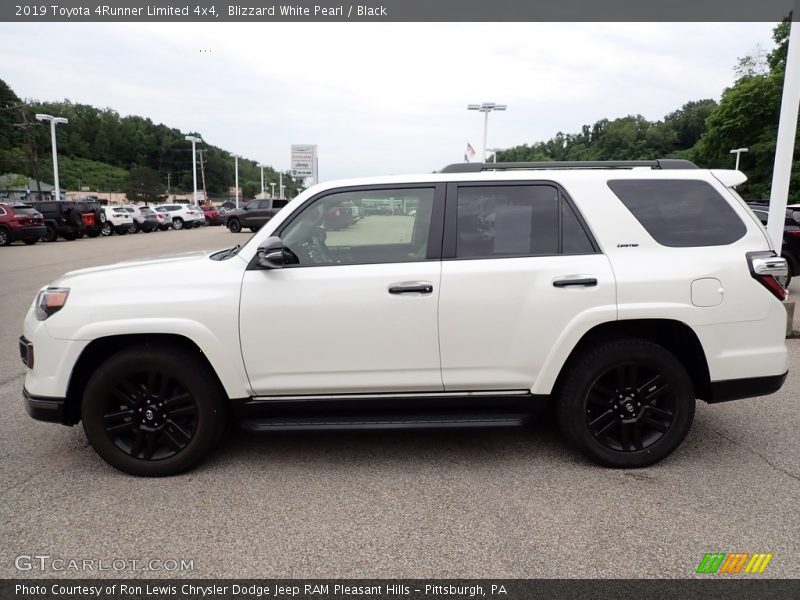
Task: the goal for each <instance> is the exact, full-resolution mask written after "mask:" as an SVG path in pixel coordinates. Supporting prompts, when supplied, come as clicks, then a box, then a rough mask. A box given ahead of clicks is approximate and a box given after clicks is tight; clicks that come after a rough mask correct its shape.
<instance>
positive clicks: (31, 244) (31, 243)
mask: <svg viewBox="0 0 800 600" xmlns="http://www.w3.org/2000/svg"><path fill="white" fill-rule="evenodd" d="M22 241H23V242H25V243H26V244H27V245H28V246H33V245H34V244H35V243H36V242H38V241H39V238H28V239H25V240H22Z"/></svg>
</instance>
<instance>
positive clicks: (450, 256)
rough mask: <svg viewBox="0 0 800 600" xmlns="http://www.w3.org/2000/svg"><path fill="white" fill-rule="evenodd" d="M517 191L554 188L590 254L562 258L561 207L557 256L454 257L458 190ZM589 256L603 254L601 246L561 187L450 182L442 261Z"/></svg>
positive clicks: (550, 183) (531, 183)
mask: <svg viewBox="0 0 800 600" xmlns="http://www.w3.org/2000/svg"><path fill="white" fill-rule="evenodd" d="M505 186H510V187H520V186H526V187H530V186H548V187H552V188H555V189H556V190H557V191H558V194H559V197H560V200H561V201H562V202H566V203H567V206H568V207H569V208H570V210H572V213H573V214H574V215H575V218H576V219H577V220H578V225H580V227H581V229H583V232H584V233H585V234H586V237H587V239H588V240H589V243H590V244H591V246H592V252H591V253H580V254H572V253H570V254H563V253H562V247H563V237H564V230H563V226H562V212H561V203H560V202H559V207H558V252H557V253H556V254H495V255H493V256H457V255H456V250H457V243H458V190H459V188H467V187H470V188H472V187H505ZM590 254H602V252H601V250H600V246H599V245H598V243H597V240H595V237H594V234H593V233H592V230H591V229H589V226H588V224H587V223H586V220H585V219H584V218H583V215H582V214H581V211H580V210H578V207H577V206H575V202H574V201H573V200H572V198H571V197H570V195H569V194H568V193H567V191H566V190H565V189H564V187H563V186H562V185H561V184H560V183H558V182H556V181H552V180H548V179H531V180H519V179H517V180H510V181H453V182H448V184H447V195H446V199H445V227H444V239H443V241H442V260H448V261H449V260H497V259H508V258H537V257H546V256H589V255H590Z"/></svg>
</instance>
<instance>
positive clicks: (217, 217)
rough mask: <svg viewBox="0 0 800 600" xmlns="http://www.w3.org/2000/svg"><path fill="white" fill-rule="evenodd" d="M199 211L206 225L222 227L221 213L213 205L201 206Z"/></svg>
mask: <svg viewBox="0 0 800 600" xmlns="http://www.w3.org/2000/svg"><path fill="white" fill-rule="evenodd" d="M200 210H202V211H203V215H204V216H205V219H206V225H222V222H223V218H222V212H221V211H220V210H219V209H217V207H216V206H214V205H213V204H201V205H200Z"/></svg>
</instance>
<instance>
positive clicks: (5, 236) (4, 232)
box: [0, 227, 11, 246]
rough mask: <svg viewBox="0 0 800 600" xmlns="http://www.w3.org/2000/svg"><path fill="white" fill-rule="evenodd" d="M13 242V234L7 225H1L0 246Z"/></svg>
mask: <svg viewBox="0 0 800 600" xmlns="http://www.w3.org/2000/svg"><path fill="white" fill-rule="evenodd" d="M10 243H11V234H10V233H9V232H8V229H6V228H5V227H0V246H8V245H9V244H10Z"/></svg>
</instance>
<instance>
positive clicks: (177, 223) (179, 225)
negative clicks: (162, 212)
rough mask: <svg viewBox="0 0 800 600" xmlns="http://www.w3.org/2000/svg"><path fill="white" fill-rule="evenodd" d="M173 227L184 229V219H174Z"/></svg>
mask: <svg viewBox="0 0 800 600" xmlns="http://www.w3.org/2000/svg"><path fill="white" fill-rule="evenodd" d="M172 228H173V229H183V219H181V218H180V217H175V218H174V219H172Z"/></svg>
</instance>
